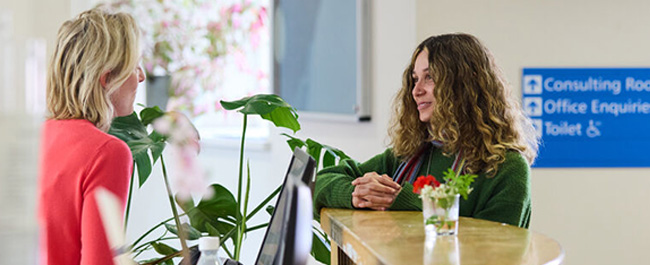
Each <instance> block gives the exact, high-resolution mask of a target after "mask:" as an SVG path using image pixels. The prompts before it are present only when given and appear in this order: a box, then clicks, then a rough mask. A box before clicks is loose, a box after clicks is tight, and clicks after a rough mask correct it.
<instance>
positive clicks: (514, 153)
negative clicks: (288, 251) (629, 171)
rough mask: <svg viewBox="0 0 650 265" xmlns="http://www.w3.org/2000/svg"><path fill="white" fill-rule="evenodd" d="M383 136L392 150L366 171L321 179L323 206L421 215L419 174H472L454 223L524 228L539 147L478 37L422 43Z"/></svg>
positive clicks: (327, 172)
mask: <svg viewBox="0 0 650 265" xmlns="http://www.w3.org/2000/svg"><path fill="white" fill-rule="evenodd" d="M394 105H395V106H394V107H395V108H394V109H395V111H394V114H393V118H392V121H391V126H390V129H389V135H390V137H391V148H389V149H387V150H386V151H385V152H383V153H382V154H379V155H377V156H375V157H373V158H371V159H370V160H368V161H366V162H365V163H357V162H355V161H352V160H345V161H342V162H341V163H340V164H339V165H338V166H335V167H330V168H326V169H323V170H322V171H320V172H319V173H318V176H317V181H316V187H315V191H314V207H315V209H316V211H317V212H316V214H318V213H319V211H320V209H321V208H323V207H335V208H368V209H373V210H387V209H390V210H421V209H422V201H421V199H420V198H419V197H418V195H417V194H415V193H413V192H412V190H413V186H412V183H413V182H414V181H415V179H416V178H417V176H421V175H429V174H431V175H433V176H435V177H436V178H437V179H438V181H443V179H442V176H443V174H442V173H443V172H444V171H446V170H447V169H448V168H453V169H454V170H461V171H463V172H465V173H472V174H478V175H479V177H478V178H477V179H476V182H475V183H474V184H473V185H472V187H473V188H474V190H473V192H472V193H470V195H469V197H468V199H467V200H461V201H460V215H461V216H466V217H473V218H480V219H485V220H491V221H496V222H503V223H508V224H511V225H515V226H519V227H528V225H529V221H530V214H531V199H530V164H532V163H533V161H534V160H535V157H536V156H537V145H538V139H537V138H536V136H535V132H534V128H533V127H532V125H531V123H530V120H529V119H528V118H527V117H526V116H525V115H524V114H523V111H522V109H521V107H520V105H519V103H518V101H517V99H516V98H514V97H513V96H512V95H511V94H510V91H509V89H508V85H507V83H506V80H505V78H504V77H503V75H502V73H501V72H500V70H499V68H498V67H497V65H496V64H495V62H494V58H493V57H492V55H491V53H490V52H489V51H488V50H487V48H485V47H484V46H483V45H482V44H481V42H480V41H479V40H478V39H477V38H476V37H474V36H471V35H468V34H445V35H439V36H433V37H430V38H428V39H426V40H424V41H423V42H422V43H420V45H418V47H417V48H416V49H415V52H414V53H413V56H412V58H411V63H410V65H409V66H408V67H407V68H406V70H405V71H404V75H403V78H402V88H401V89H400V90H399V92H398V94H397V96H396V98H395V102H394Z"/></svg>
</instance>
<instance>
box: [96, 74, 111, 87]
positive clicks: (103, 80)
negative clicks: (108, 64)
mask: <svg viewBox="0 0 650 265" xmlns="http://www.w3.org/2000/svg"><path fill="white" fill-rule="evenodd" d="M110 74H111V72H110V71H106V72H104V73H103V74H102V75H101V76H99V84H100V85H102V87H103V88H104V89H107V88H108V81H109V80H108V79H109V76H110Z"/></svg>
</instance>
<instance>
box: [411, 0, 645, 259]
mask: <svg viewBox="0 0 650 265" xmlns="http://www.w3.org/2000/svg"><path fill="white" fill-rule="evenodd" d="M416 8H417V11H416V12H417V13H416V14H417V25H418V27H417V39H418V40H423V39H424V38H426V37H428V36H430V35H435V34H441V33H448V32H467V33H471V34H473V35H476V36H477V37H478V38H480V39H481V40H482V41H484V43H485V44H486V45H487V46H488V48H490V49H491V50H492V52H493V53H494V54H495V57H496V58H497V62H498V63H499V64H500V65H501V67H502V68H503V70H504V72H505V73H506V75H507V77H508V79H509V80H510V82H511V83H512V86H513V87H514V88H515V90H516V91H517V93H520V89H519V88H520V87H521V85H520V82H521V80H520V79H521V78H520V76H521V69H522V67H534V66H537V67H546V66H550V67H560V66H571V67H590V66H599V67H609V66H612V67H615V66H641V67H647V66H648V65H649V64H650V51H649V50H648V47H650V28H648V25H650V16H648V15H647V11H648V10H650V2H648V1H644V0H625V1H575V0H574V1H560V0H552V1H508V0H497V1H481V0H470V1H427V0H418V1H417V4H416ZM649 122H650V121H649ZM532 174H533V180H532V184H533V216H532V223H531V229H533V230H535V231H539V232H542V233H544V234H546V235H548V236H551V237H553V238H555V239H556V240H558V241H559V242H560V244H561V245H562V246H563V247H564V249H565V251H566V264H648V262H649V261H648V258H647V253H646V252H645V251H647V249H648V248H649V247H650V243H648V238H650V227H649V226H648V225H647V220H648V218H649V217H650V211H649V209H650V207H649V206H648V205H647V202H648V200H649V199H650V192H648V191H650V188H649V187H650V169H632V168H621V169H613V168H606V169H587V168H577V169H533V173H532Z"/></svg>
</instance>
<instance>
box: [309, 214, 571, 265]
mask: <svg viewBox="0 0 650 265" xmlns="http://www.w3.org/2000/svg"><path fill="white" fill-rule="evenodd" d="M321 227H322V228H323V230H324V231H325V233H327V234H328V235H329V236H330V238H331V240H332V264H338V261H337V260H336V259H341V258H343V259H344V260H345V259H347V258H349V259H350V260H351V261H353V262H354V263H356V264H364V265H373V264H460V263H462V264H561V263H562V260H563V259H564V250H563V249H562V247H561V246H560V244H558V243H557V242H556V241H555V240H553V239H552V238H549V237H547V236H544V235H542V234H539V233H536V232H533V231H531V230H528V229H523V228H519V227H516V226H511V225H506V224H501V223H496V222H490V221H485V220H480V219H473V218H465V217H461V218H460V227H459V229H458V236H456V237H454V236H451V237H449V236H446V237H435V236H434V237H427V236H425V232H424V227H423V225H422V212H419V211H365V210H349V209H327V208H326V209H323V210H322V211H321ZM337 248H340V249H341V251H342V252H343V253H344V254H343V255H344V256H347V257H340V256H341V255H342V254H341V253H336V252H339V251H338V250H337Z"/></svg>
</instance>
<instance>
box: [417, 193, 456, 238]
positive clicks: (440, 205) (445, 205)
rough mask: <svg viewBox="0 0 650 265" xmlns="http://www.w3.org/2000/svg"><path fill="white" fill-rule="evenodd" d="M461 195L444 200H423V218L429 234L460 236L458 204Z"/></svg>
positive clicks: (425, 198)
mask: <svg viewBox="0 0 650 265" xmlns="http://www.w3.org/2000/svg"><path fill="white" fill-rule="evenodd" d="M459 201H460V195H459V194H456V195H452V196H449V197H444V198H439V199H436V198H431V197H423V198H422V217H423V220H424V230H425V231H426V233H427V234H435V235H436V236H449V235H456V234H458V209H459V206H458V203H459Z"/></svg>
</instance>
